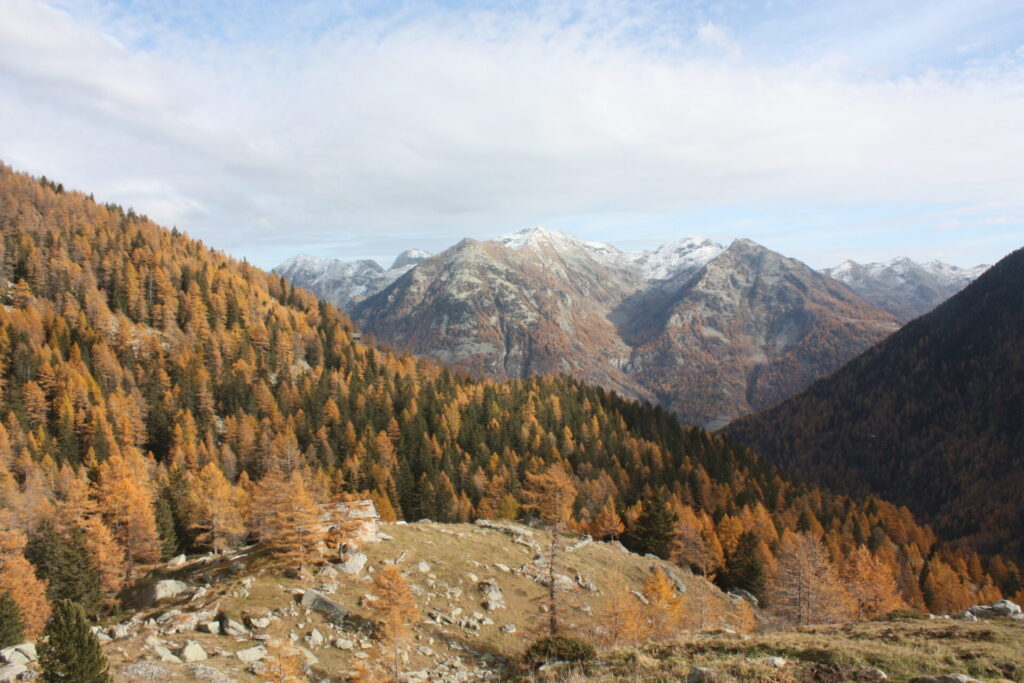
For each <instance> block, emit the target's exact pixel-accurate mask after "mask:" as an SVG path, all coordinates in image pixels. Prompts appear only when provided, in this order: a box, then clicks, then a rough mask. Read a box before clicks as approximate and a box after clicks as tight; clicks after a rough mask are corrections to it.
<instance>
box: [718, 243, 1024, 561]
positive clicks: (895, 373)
mask: <svg viewBox="0 0 1024 683" xmlns="http://www.w3.org/2000/svg"><path fill="white" fill-rule="evenodd" d="M1022 418H1024V249H1019V250H1017V251H1015V252H1013V253H1012V254H1010V255H1009V256H1007V257H1005V258H1004V259H1003V260H1002V261H1000V262H999V263H998V264H996V265H995V266H993V267H992V268H991V269H989V270H988V271H987V272H986V273H984V274H983V275H981V277H979V278H978V279H977V280H976V281H975V282H974V283H973V284H971V285H970V286H968V287H967V288H966V289H965V290H964V291H962V292H961V293H959V294H957V295H956V296H954V297H953V298H952V299H950V300H949V301H947V302H946V303H945V304H943V305H942V306H940V307H939V308H937V309H936V310H935V311H933V312H932V313H930V314H928V315H926V316H924V317H921V318H918V319H917V320H914V321H913V322H911V323H910V324H908V325H907V326H906V327H904V328H903V329H902V330H900V331H899V332H897V333H896V334H894V335H892V337H890V338H889V339H887V340H885V341H884V342H882V343H880V344H878V345H877V346H875V347H874V348H872V349H871V350H869V351H868V352H866V353H864V354H863V355H861V356H859V357H858V358H856V359H855V360H853V361H851V362H850V363H849V364H847V365H846V366H845V367H843V369H842V370H840V371H839V372H837V373H835V374H834V375H832V376H831V377H829V378H827V379H824V380H822V381H820V382H818V383H817V384H815V385H814V386H812V387H811V388H810V389H808V390H807V391H805V392H804V393H803V394H800V395H799V396H797V397H795V398H792V399H790V400H788V401H786V402H784V403H782V404H781V405H779V406H777V407H775V408H772V409H771V410H767V411H765V412H764V413H761V414H759V415H754V416H751V417H748V418H744V419H742V420H739V421H737V422H735V423H734V424H732V425H730V426H729V427H728V429H726V430H725V433H726V434H728V435H729V436H730V437H732V438H735V439H737V440H739V441H742V442H744V443H746V444H749V445H750V446H751V447H753V448H756V449H758V450H759V451H760V452H761V453H763V454H764V455H765V456H766V457H769V458H771V459H773V460H775V461H776V462H778V463H779V464H781V465H783V466H784V467H786V468H788V469H789V470H790V471H792V472H793V473H800V474H801V475H803V476H806V477H807V478H808V479H809V480H811V481H814V482H817V483H821V484H825V485H827V486H829V487H830V488H832V489H834V490H837V491H843V492H848V493H853V494H857V495H864V494H867V493H869V492H870V493H872V494H875V495H879V496H882V497H885V498H886V499H888V500H892V501H895V502H898V503H903V504H905V505H907V506H909V507H910V508H911V509H912V510H913V511H914V512H915V513H916V514H918V515H920V516H921V517H922V518H924V519H926V520H928V521H930V522H932V523H934V524H935V525H936V526H937V528H938V529H939V530H940V532H942V533H943V534H944V535H945V536H947V537H950V538H961V539H963V540H965V541H967V542H970V543H972V544H973V545H975V546H976V547H977V548H978V549H980V550H981V551H983V552H986V553H1003V554H1006V555H1011V556H1015V557H1017V558H1020V557H1021V556H1022V555H1024V497H1022V496H1021V488H1022V486H1024V419H1022Z"/></svg>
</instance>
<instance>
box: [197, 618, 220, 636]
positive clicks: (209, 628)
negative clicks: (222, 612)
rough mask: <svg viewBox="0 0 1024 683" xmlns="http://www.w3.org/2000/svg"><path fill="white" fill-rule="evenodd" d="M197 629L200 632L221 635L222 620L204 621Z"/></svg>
mask: <svg viewBox="0 0 1024 683" xmlns="http://www.w3.org/2000/svg"><path fill="white" fill-rule="evenodd" d="M196 630H197V631H199V632H200V633H212V634H213V635H220V622H219V621H204V622H203V623H201V624H197V625H196Z"/></svg>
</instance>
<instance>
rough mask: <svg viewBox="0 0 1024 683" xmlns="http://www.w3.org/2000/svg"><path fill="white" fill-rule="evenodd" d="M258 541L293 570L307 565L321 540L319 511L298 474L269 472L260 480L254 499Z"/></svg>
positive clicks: (274, 470) (277, 471)
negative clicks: (257, 513) (292, 566)
mask: <svg viewBox="0 0 1024 683" xmlns="http://www.w3.org/2000/svg"><path fill="white" fill-rule="evenodd" d="M254 507H255V508H256V509H257V510H258V511H259V520H260V521H259V527H260V528H259V534H260V540H262V541H263V542H265V543H267V544H268V545H270V546H271V548H272V549H273V551H274V554H275V555H277V556H278V557H280V558H281V559H283V560H284V561H285V562H286V563H288V564H290V565H294V566H298V565H301V564H303V563H304V562H307V561H309V560H310V559H311V558H312V557H313V556H314V555H315V553H316V549H317V545H318V544H319V543H320V541H321V540H322V539H323V537H324V531H325V530H324V525H323V523H322V522H321V520H320V507H319V506H318V505H317V504H316V502H315V501H314V500H313V498H312V496H310V495H309V491H308V490H307V488H306V483H305V481H304V480H303V478H302V473H301V472H300V471H298V470H295V471H293V472H292V473H291V475H289V476H285V475H284V474H283V473H282V472H281V471H280V470H278V469H273V470H271V471H270V472H268V473H267V474H266V476H264V477H263V479H261V480H260V482H259V485H258V487H257V490H256V496H255V499H254Z"/></svg>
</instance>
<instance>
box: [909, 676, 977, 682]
mask: <svg viewBox="0 0 1024 683" xmlns="http://www.w3.org/2000/svg"><path fill="white" fill-rule="evenodd" d="M907 683H981V681H979V680H978V679H976V678H971V677H970V676H967V675H965V674H942V675H940V676H918V677H917V678H911V679H910V680H909V681H908V682H907Z"/></svg>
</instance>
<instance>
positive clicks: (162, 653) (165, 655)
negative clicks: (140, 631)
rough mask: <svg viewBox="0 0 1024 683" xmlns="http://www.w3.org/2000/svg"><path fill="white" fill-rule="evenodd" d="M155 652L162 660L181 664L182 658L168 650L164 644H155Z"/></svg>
mask: <svg viewBox="0 0 1024 683" xmlns="http://www.w3.org/2000/svg"><path fill="white" fill-rule="evenodd" d="M153 652H155V653H156V655H157V657H159V658H160V661H161V662H168V663H169V664H181V660H180V659H179V658H178V657H176V656H175V655H174V653H173V652H171V651H170V650H168V649H167V648H166V647H164V646H163V645H156V646H154V647H153Z"/></svg>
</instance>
